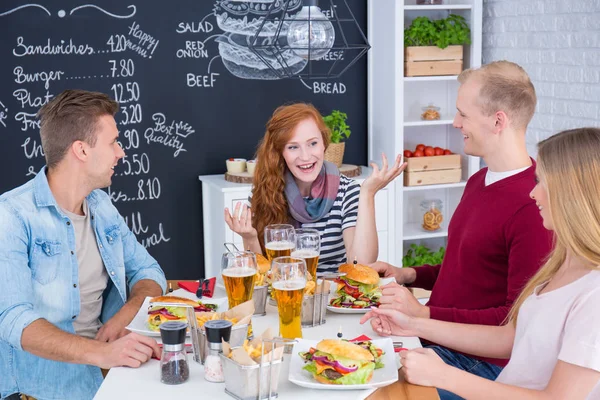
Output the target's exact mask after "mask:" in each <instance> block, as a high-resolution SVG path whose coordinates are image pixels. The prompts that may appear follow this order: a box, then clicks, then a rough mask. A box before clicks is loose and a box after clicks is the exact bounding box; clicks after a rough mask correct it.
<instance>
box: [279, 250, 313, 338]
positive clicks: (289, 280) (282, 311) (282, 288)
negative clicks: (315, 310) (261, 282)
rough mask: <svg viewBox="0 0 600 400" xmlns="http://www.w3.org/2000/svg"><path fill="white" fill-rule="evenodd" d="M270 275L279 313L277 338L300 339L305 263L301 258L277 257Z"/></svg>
mask: <svg viewBox="0 0 600 400" xmlns="http://www.w3.org/2000/svg"><path fill="white" fill-rule="evenodd" d="M271 275H272V276H273V293H274V295H275V299H276V300H277V310H278V311H279V336H281V337H283V338H287V339H295V338H301V337H302V298H303V297H304V288H305V287H306V263H305V262H304V259H302V258H295V257H277V258H275V259H274V260H273V262H272V264H271Z"/></svg>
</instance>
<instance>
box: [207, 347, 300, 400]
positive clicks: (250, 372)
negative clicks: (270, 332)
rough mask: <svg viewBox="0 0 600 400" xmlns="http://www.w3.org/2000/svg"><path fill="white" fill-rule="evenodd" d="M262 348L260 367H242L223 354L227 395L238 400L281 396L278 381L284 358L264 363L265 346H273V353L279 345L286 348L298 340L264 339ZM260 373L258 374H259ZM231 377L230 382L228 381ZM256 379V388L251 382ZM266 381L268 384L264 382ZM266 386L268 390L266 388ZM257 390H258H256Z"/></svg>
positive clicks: (256, 399) (261, 399) (262, 399)
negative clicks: (268, 344)
mask: <svg viewBox="0 0 600 400" xmlns="http://www.w3.org/2000/svg"><path fill="white" fill-rule="evenodd" d="M261 342H262V346H261V354H260V362H259V364H258V365H241V364H238V363H237V362H235V361H233V360H232V359H230V358H228V357H226V356H225V355H223V353H221V354H220V355H219V356H220V357H221V361H222V363H223V368H224V372H225V393H227V394H228V395H230V396H232V397H234V398H236V399H238V400H265V399H274V398H277V397H278V396H279V393H277V392H278V383H279V381H278V379H279V373H280V369H281V364H282V363H283V358H280V359H278V360H273V359H272V358H271V359H270V360H269V362H263V358H264V356H265V347H266V346H265V344H267V343H270V344H271V346H270V347H271V350H270V351H271V352H272V351H274V350H275V349H276V348H277V347H279V346H278V344H283V345H284V346H288V345H291V344H293V343H297V341H296V340H292V339H285V338H280V337H275V338H272V339H263V340H262V341H261ZM257 372H258V374H257ZM228 377H229V380H228ZM254 379H256V380H257V381H258V382H257V388H256V386H254V385H252V384H250V380H254ZM273 379H275V381H273ZM263 380H264V381H266V382H263ZM264 385H266V386H267V388H264ZM255 388H256V389H255Z"/></svg>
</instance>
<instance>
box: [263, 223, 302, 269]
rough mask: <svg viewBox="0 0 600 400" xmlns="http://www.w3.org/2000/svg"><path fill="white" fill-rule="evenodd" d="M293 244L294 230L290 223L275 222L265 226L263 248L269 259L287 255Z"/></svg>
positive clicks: (292, 248) (294, 243)
mask: <svg viewBox="0 0 600 400" xmlns="http://www.w3.org/2000/svg"><path fill="white" fill-rule="evenodd" d="M295 245H296V240H295V230H294V227H293V226H292V225H288V224H275V225H267V226H266V227H265V250H266V252H267V259H268V260H269V261H273V260H274V259H275V258H277V257H285V256H287V257H289V256H290V255H291V254H292V250H294V247H295Z"/></svg>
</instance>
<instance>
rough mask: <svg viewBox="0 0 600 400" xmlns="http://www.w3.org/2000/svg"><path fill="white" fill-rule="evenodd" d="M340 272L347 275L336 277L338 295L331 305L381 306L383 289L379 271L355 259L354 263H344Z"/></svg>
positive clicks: (350, 306) (346, 306)
mask: <svg viewBox="0 0 600 400" xmlns="http://www.w3.org/2000/svg"><path fill="white" fill-rule="evenodd" d="M339 272H342V273H345V274H346V275H345V276H342V277H340V278H338V279H336V282H337V283H338V288H337V291H336V297H335V298H333V299H331V301H330V302H329V305H331V306H333V307H341V308H370V307H372V306H379V299H380V298H381V289H379V274H378V273H377V271H375V270H374V269H373V268H371V267H367V266H366V265H362V264H358V263H356V261H355V262H354V263H352V264H342V265H341V266H340V267H339Z"/></svg>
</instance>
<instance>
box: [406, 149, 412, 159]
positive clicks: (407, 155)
mask: <svg viewBox="0 0 600 400" xmlns="http://www.w3.org/2000/svg"><path fill="white" fill-rule="evenodd" d="M412 155H413V153H412V151H410V150H404V158H411V157H412Z"/></svg>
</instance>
